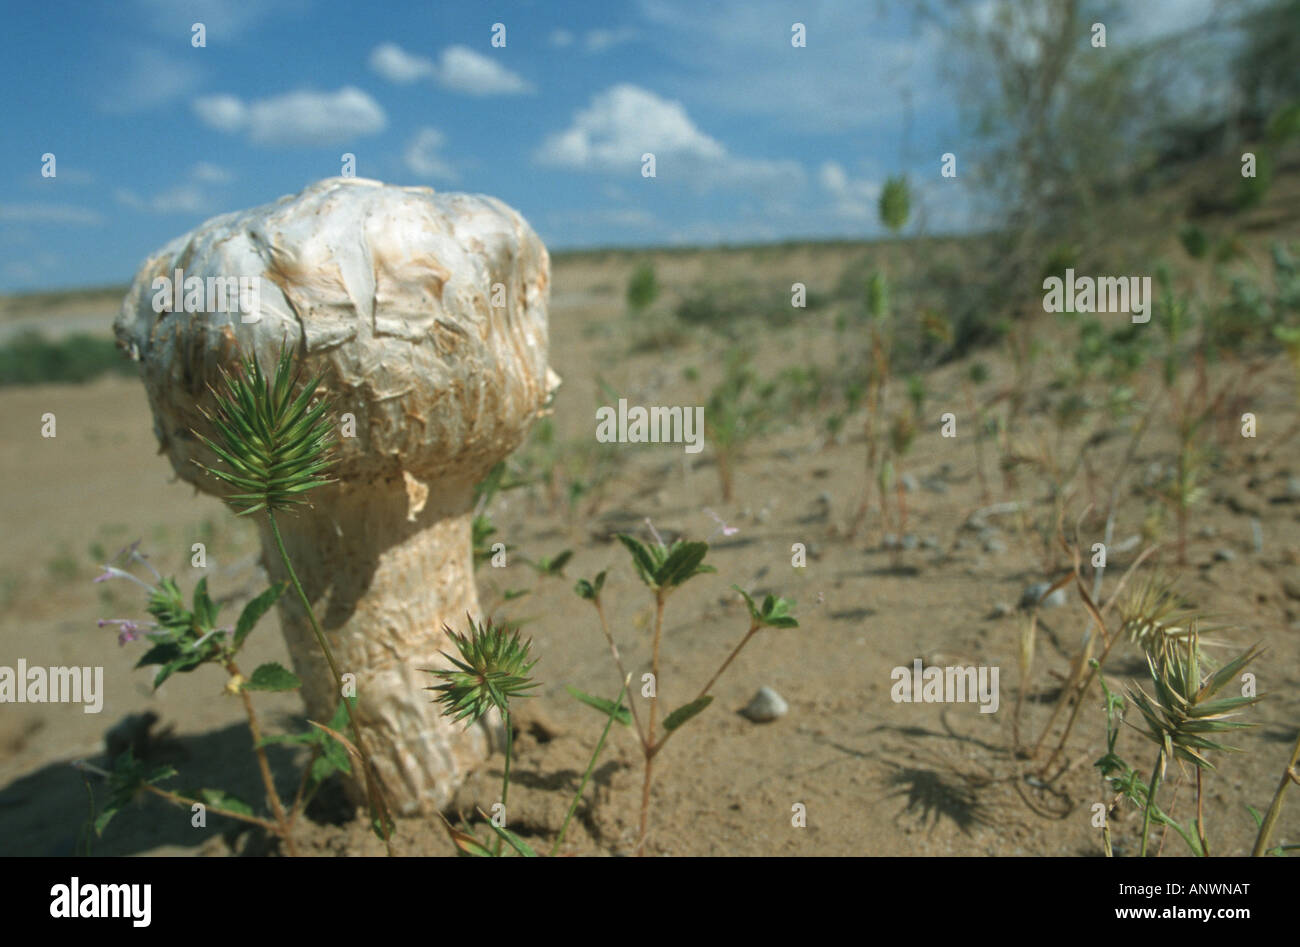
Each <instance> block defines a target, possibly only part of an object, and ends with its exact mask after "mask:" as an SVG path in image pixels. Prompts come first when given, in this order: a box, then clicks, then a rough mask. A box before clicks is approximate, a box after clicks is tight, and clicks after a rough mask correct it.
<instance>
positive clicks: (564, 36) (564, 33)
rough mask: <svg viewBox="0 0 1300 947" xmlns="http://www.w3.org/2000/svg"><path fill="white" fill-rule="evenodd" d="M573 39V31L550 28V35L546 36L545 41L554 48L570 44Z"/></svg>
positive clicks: (561, 47) (562, 47)
mask: <svg viewBox="0 0 1300 947" xmlns="http://www.w3.org/2000/svg"><path fill="white" fill-rule="evenodd" d="M573 40H574V38H573V33H571V32H570V31H568V30H551V35H550V36H548V37H547V42H548V43H550V44H551V45H552V46H554V47H555V48H556V49H564V48H565V47H567V46H572V45H573Z"/></svg>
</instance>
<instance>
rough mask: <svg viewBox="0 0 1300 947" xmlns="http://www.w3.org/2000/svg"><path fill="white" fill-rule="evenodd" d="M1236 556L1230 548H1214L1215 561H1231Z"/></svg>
mask: <svg viewBox="0 0 1300 947" xmlns="http://www.w3.org/2000/svg"><path fill="white" fill-rule="evenodd" d="M1236 558H1237V554H1236V553H1235V552H1233V551H1232V550H1231V549H1228V548H1227V547H1226V546H1225V547H1223V548H1221V549H1216V550H1214V559H1215V561H1216V562H1232V560H1234V559H1236Z"/></svg>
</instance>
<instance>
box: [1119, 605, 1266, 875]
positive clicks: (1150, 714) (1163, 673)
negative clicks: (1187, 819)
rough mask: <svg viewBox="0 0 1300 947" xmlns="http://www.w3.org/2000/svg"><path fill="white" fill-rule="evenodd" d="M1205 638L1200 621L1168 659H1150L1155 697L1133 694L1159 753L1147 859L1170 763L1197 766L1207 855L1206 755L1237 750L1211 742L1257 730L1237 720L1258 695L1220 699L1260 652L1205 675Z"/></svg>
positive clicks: (1146, 821)
mask: <svg viewBox="0 0 1300 947" xmlns="http://www.w3.org/2000/svg"><path fill="white" fill-rule="evenodd" d="M1199 639H1200V635H1199V633H1198V630H1197V626H1196V622H1194V621H1193V622H1192V623H1191V627H1190V629H1189V630H1188V633H1187V635H1186V636H1185V637H1184V638H1183V639H1182V641H1181V643H1180V646H1178V647H1171V648H1168V649H1167V650H1166V651H1165V653H1164V654H1162V655H1152V654H1148V655H1147V667H1148V670H1149V672H1150V675H1151V682H1152V685H1153V689H1154V691H1155V695H1154V696H1149V695H1148V694H1147V693H1146V691H1144V690H1142V689H1141V688H1139V689H1137V690H1136V691H1130V694H1129V696H1130V697H1131V699H1132V700H1133V702H1134V704H1135V705H1136V706H1137V708H1138V710H1139V711H1140V712H1141V714H1142V718H1143V720H1144V721H1145V723H1146V730H1145V731H1143V733H1144V734H1145V736H1146V737H1147V739H1149V740H1151V742H1153V743H1154V744H1155V745H1156V746H1157V747H1158V748H1159V750H1158V752H1157V755H1156V763H1155V767H1154V769H1153V770H1152V773H1151V781H1150V790H1149V792H1148V793H1147V802H1146V806H1145V807H1144V809H1143V817H1142V854H1143V855H1145V854H1146V850H1147V831H1148V829H1149V828H1150V825H1151V816H1152V812H1153V809H1154V807H1155V800H1156V794H1157V792H1158V791H1159V788H1160V782H1161V780H1163V779H1164V776H1165V769H1166V767H1167V765H1168V763H1169V761H1170V760H1171V759H1175V758H1176V759H1180V760H1183V761H1185V762H1188V763H1191V764H1192V765H1193V766H1195V767H1196V769H1197V780H1196V802H1197V804H1196V810H1197V834H1198V836H1199V839H1200V843H1201V849H1202V854H1204V853H1205V850H1206V848H1207V845H1206V842H1205V832H1204V828H1203V825H1202V819H1201V797H1202V785H1201V772H1202V771H1203V770H1213V769H1214V764H1213V763H1211V762H1210V760H1209V758H1208V757H1206V755H1205V754H1206V753H1207V752H1208V751H1211V750H1223V751H1228V750H1232V749H1234V748H1233V747H1229V746H1226V745H1224V744H1222V743H1219V742H1217V739H1211V737H1216V738H1217V737H1218V736H1219V735H1220V734H1224V733H1227V732H1229V731H1231V730H1237V729H1241V728H1243V727H1249V726H1253V725H1252V724H1250V723H1248V722H1246V721H1243V720H1236V719H1233V718H1234V717H1236V715H1237V713H1238V712H1240V711H1241V710H1242V709H1244V708H1246V707H1249V706H1250V705H1252V704H1254V703H1256V702H1257V701H1258V700H1259V697H1258V696H1250V697H1247V696H1244V695H1243V696H1238V697H1217V696H1216V695H1218V693H1219V692H1220V691H1221V690H1223V688H1224V687H1226V686H1227V685H1228V684H1229V683H1230V682H1232V681H1233V679H1235V678H1236V676H1237V675H1238V674H1239V673H1240V672H1241V670H1242V669H1243V668H1244V667H1245V666H1246V665H1247V664H1249V663H1250V662H1251V661H1253V660H1254V659H1255V658H1256V657H1258V656H1259V653H1260V652H1259V648H1258V647H1252V648H1249V649H1247V650H1246V651H1243V652H1242V653H1241V654H1239V655H1238V656H1237V657H1236V658H1234V659H1233V660H1231V661H1229V662H1228V663H1227V664H1225V665H1224V666H1223V667H1221V668H1219V669H1218V670H1217V671H1215V672H1214V673H1212V674H1203V673H1202V670H1201V661H1202V658H1201V651H1200V640H1199Z"/></svg>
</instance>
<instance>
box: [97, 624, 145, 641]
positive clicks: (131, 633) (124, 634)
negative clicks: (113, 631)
mask: <svg viewBox="0 0 1300 947" xmlns="http://www.w3.org/2000/svg"><path fill="white" fill-rule="evenodd" d="M97 624H98V625H99V627H100V628H103V627H104V626H105V625H117V643H118V644H119V645H124V644H126V643H127V642H128V641H135V640H136V639H137V638H139V637H140V636H141V635H143V634H144V632H145V629H144V628H143V627H141V625H140V624H139V623H138V622H135V621H132V620H131V619H129V618H101V619H100V620H99V621H98V622H97ZM153 627H156V626H153Z"/></svg>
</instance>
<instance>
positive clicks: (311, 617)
mask: <svg viewBox="0 0 1300 947" xmlns="http://www.w3.org/2000/svg"><path fill="white" fill-rule="evenodd" d="M266 519H267V522H269V523H270V524H271V535H272V536H273V537H275V546H276V549H278V550H279V552H280V559H281V561H283V562H284V568H285V571H287V572H288V573H289V579H290V580H291V581H292V582H293V588H294V591H296V592H297V593H298V601H299V602H301V603H302V608H303V611H304V612H306V613H307V621H308V622H310V624H311V630H312V633H313V634H315V636H316V643H317V644H318V645H319V646H320V649H321V653H322V654H323V655H325V662H326V663H327V664H328V665H329V668H330V673H331V674H333V675H334V684H335V686H337V688H338V694H339V699H340V700H341V701H343V706H344V707H346V708H347V713H348V722H349V723H350V724H351V725H352V730H353V732H354V733H355V734H356V737H357V752H358V753H360V754H361V759H362V763H363V764H364V766H365V769H366V774H365V775H366V789H367V792H366V795H367V796H368V797H369V798H370V808H371V813H372V815H373V816H374V817H375V818H376V819H377V820H378V821H379V824H380V826H381V827H382V828H383V830H384V847H385V849H386V850H387V851H388V854H389V855H390V856H391V855H392V854H393V843H392V837H391V833H390V831H389V827H388V813H387V807H386V806H382V807H381V806H379V805H376V796H379V794H380V793H382V792H383V790H382V789H380V788H379V787H378V786H377V785H375V783H374V782H373V780H374V778H375V777H374V765H373V764H372V763H371V762H370V754H369V753H368V752H367V751H366V745H365V741H364V740H363V739H362V735H361V725H360V724H359V723H357V716H356V712H355V711H354V710H353V709H352V704H351V702H349V701H348V699H347V698H345V697H344V696H343V677H342V675H341V674H339V669H338V665H337V664H336V663H335V661H334V652H333V651H332V650H330V646H329V642H328V641H326V640H325V633H324V632H323V631H321V628H320V623H319V622H317V621H316V613H315V612H314V611H312V607H311V602H310V601H308V599H307V593H306V592H304V591H303V588H302V583H301V582H299V581H298V573H297V572H296V571H294V568H293V563H292V562H291V561H290V560H289V552H288V550H286V549H285V548H284V539H283V537H281V535H280V527H279V525H278V524H277V523H276V521H275V511H274V510H272V509H270V508H268V509H267V511H266Z"/></svg>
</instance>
